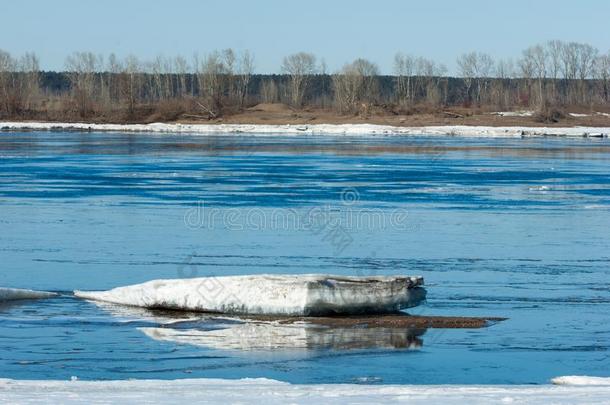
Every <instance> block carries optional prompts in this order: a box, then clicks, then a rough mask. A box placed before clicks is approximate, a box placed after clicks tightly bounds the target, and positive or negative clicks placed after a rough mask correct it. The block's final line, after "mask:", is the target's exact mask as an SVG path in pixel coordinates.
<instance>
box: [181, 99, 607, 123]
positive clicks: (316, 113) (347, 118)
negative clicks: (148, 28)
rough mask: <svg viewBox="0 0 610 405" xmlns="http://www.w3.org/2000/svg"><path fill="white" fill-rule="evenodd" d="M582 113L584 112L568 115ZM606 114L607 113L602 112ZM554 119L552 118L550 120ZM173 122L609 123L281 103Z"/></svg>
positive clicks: (598, 116)
mask: <svg viewBox="0 0 610 405" xmlns="http://www.w3.org/2000/svg"><path fill="white" fill-rule="evenodd" d="M570 114H582V115H586V116H577V117H574V116H571V115H570ZM606 114H607V115H606ZM547 115H548V116H547ZM554 120H555V121H556V122H554ZM176 122H180V123H188V124H266V125H288V124H295V125H304V124H309V125H313V124H378V125H392V126H404V127H419V126H443V125H469V126H527V127H576V126H586V127H610V112H607V111H599V110H595V111H584V110H583V109H582V108H580V109H579V108H573V109H569V112H563V113H561V112H560V114H558V115H554V114H552V113H546V114H542V116H541V114H539V113H533V115H532V116H500V115H498V114H496V113H495V112H494V111H484V110H481V109H476V108H457V107H454V108H447V109H439V110H429V109H426V108H422V109H420V110H417V109H416V110H414V111H413V112H412V113H409V114H404V113H392V112H391V111H387V110H383V109H379V110H376V111H373V113H371V114H368V115H354V114H352V115H342V114H338V113H337V112H335V111H332V110H328V109H320V108H305V109H300V110H299V109H294V108H292V107H290V106H287V105H285V104H270V103H267V104H258V105H256V106H254V107H250V108H247V109H244V110H243V111H241V112H236V113H234V114H230V115H225V116H223V117H222V118H218V119H209V120H208V119H192V118H189V117H188V116H181V117H178V119H177V120H176Z"/></svg>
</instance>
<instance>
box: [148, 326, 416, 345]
mask: <svg viewBox="0 0 610 405" xmlns="http://www.w3.org/2000/svg"><path fill="white" fill-rule="evenodd" d="M175 326H178V325H175ZM140 330H141V331H142V332H144V333H145V334H146V335H147V336H148V337H150V338H152V339H155V340H159V341H165V342H174V343H179V344H190V345H195V346H202V347H207V348H211V349H219V350H241V351H264V350H316V349H336V350H353V349H417V348H419V347H421V346H422V344H423V341H422V340H421V339H420V336H421V335H423V334H424V332H425V330H414V329H405V328H369V327H341V328H336V327H328V326H319V325H309V324H303V323H295V324H291V325H279V324H277V323H274V322H246V323H236V324H224V325H223V326H222V328H220V329H214V330H201V329H174V328H169V327H168V328H140Z"/></svg>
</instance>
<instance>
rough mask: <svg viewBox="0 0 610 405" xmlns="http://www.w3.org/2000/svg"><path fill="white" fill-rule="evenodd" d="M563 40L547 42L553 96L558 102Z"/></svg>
mask: <svg viewBox="0 0 610 405" xmlns="http://www.w3.org/2000/svg"><path fill="white" fill-rule="evenodd" d="M563 46H564V44H563V42H561V41H559V40H553V41H549V42H547V44H546V48H547V53H548V58H549V60H548V72H549V77H550V78H551V80H552V81H551V89H552V91H551V97H552V99H553V101H554V102H557V101H558V100H557V79H558V78H559V73H560V72H561V54H562V49H563Z"/></svg>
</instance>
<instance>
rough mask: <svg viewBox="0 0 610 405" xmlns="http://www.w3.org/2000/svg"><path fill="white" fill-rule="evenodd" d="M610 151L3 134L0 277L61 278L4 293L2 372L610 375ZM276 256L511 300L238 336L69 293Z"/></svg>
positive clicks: (243, 270) (494, 144)
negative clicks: (424, 322) (473, 324)
mask: <svg viewBox="0 0 610 405" xmlns="http://www.w3.org/2000/svg"><path fill="white" fill-rule="evenodd" d="M609 169H610V142H609V141H608V140H592V139H574V140H569V139H553V138H538V139H511V140H508V139H507V140H503V139H461V138H455V137H394V136H393V137H369V138H349V137H260V138H249V137H240V136H230V137H222V136H219V137H202V136H188V135H180V136H172V135H162V136H161V135H153V134H119V133H117V134H112V133H77V132H74V133H63V132H16V133H11V132H3V133H0V286H6V287H21V288H34V289H42V290H53V291H59V292H62V296H61V297H60V298H56V299H50V300H44V301H25V302H18V303H17V302H14V303H10V304H6V303H5V304H0V378H18V379H67V378H70V377H71V376H77V377H79V378H81V379H127V378H195V377H220V378H243V377H267V378H274V379H278V380H283V381H290V382H308V383H317V382H337V383H342V382H364V383H415V384H420V383H421V384H440V383H483V384H500V383H501V384H517V383H545V382H546V381H548V379H549V378H551V377H554V376H557V375H565V374H587V375H598V376H610V352H609V349H610V322H608V321H609V317H608V314H609V313H610V281H609V280H610V278H609V276H610V252H609V247H610V242H609V240H608V239H609V236H610V232H609V229H610V174H609ZM314 211H315V212H322V213H323V215H322V216H321V217H320V216H316V217H315V218H316V221H317V220H318V219H320V218H321V223H319V222H316V226H309V225H311V224H310V223H309V221H307V219H310V218H311V213H312V212H314ZM263 272H264V273H319V272H325V273H326V272H328V273H337V274H351V275H375V274H379V275H384V274H397V273H406V274H419V275H423V276H424V277H425V279H426V283H427V285H428V300H427V303H426V304H425V305H423V306H421V307H418V308H415V309H413V310H411V311H410V313H413V314H425V315H469V316H499V317H507V318H509V319H508V320H506V321H504V322H501V323H498V324H496V325H493V326H491V327H489V328H484V329H477V330H438V329H429V330H427V331H426V330H419V331H409V330H400V329H379V330H366V331H362V332H359V331H356V332H354V331H353V330H345V329H333V328H331V329H328V330H306V331H305V330H297V331H296V332H295V333H296V334H297V335H298V336H300V338H298V339H297V341H298V342H300V344H301V346H302V347H301V346H298V345H297V346H298V347H297V346H295V345H293V344H292V343H290V342H288V343H286V342H284V343H282V342H278V341H277V339H276V341H275V343H274V346H273V349H265V348H262V349H261V348H256V347H255V348H252V347H250V348H249V350H245V349H247V348H248V347H246V346H248V345H249V344H250V343H252V341H249V342H244V341H241V343H240V342H238V344H241V345H243V346H244V347H243V348H242V350H239V349H236V348H235V347H228V346H229V343H230V342H229V341H230V339H228V338H227V339H220V340H219V341H217V342H216V343H215V344H210V341H209V340H207V341H206V340H205V339H204V340H203V341H191V342H184V341H183V340H182V341H181V340H180V339H174V340H172V339H165V340H162V339H159V338H153V337H149V336H150V334H147V333H145V331H146V330H147V329H148V330H161V331H170V332H175V333H178V334H180V333H182V332H183V331H186V332H187V333H192V332H195V333H198V332H199V331H204V332H205V331H210V330H211V331H215V330H220V331H223V330H224V329H223V328H226V327H227V325H224V324H223V323H222V322H219V321H218V320H213V319H208V318H202V317H200V319H195V320H193V319H192V314H175V313H158V312H149V311H137V310H130V309H124V308H117V307H107V306H98V305H95V304H93V303H90V302H85V301H79V300H76V299H74V298H73V297H71V296H70V291H71V290H73V289H86V290H96V289H107V288H112V287H115V286H120V285H126V284H131V283H137V282H142V281H146V280H150V279H156V278H178V277H193V276H204V275H229V274H250V273H263ZM168 322H174V323H172V324H168ZM227 330H230V329H227ZM249 338H253V339H254V341H255V342H263V341H265V339H266V338H268V336H266V335H261V336H260V339H259V338H258V337H257V335H256V334H254V335H252V334H251V336H249Z"/></svg>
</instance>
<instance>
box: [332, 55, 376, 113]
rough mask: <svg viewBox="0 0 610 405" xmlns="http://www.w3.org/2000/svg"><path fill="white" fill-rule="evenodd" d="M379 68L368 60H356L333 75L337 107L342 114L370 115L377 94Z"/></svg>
mask: <svg viewBox="0 0 610 405" xmlns="http://www.w3.org/2000/svg"><path fill="white" fill-rule="evenodd" d="M377 76H379V68H378V67H377V65H375V64H374V63H372V62H370V61H368V60H366V59H356V60H355V61H353V62H352V63H349V64H347V65H345V66H344V67H343V69H342V70H341V71H340V72H339V73H337V74H335V75H333V87H334V94H335V105H336V106H337V108H338V109H339V110H340V111H341V112H355V111H358V112H360V113H364V114H366V113H368V111H369V108H370V104H371V103H372V102H374V100H375V97H376V93H377V90H378V89H377Z"/></svg>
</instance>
